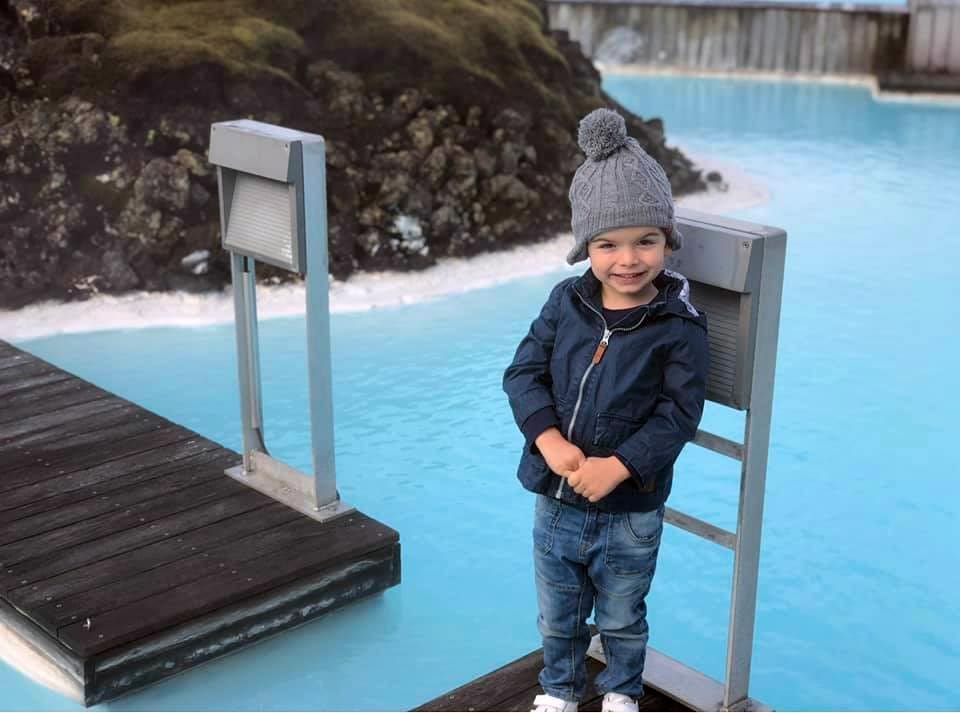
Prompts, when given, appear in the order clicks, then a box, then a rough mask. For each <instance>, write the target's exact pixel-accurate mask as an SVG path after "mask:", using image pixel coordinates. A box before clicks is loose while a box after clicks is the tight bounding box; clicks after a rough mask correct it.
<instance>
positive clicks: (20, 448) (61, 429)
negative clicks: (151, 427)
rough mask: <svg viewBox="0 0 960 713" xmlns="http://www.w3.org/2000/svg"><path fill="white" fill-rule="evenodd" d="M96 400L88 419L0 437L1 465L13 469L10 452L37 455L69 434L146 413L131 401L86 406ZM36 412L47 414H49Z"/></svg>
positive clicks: (106, 402) (139, 416)
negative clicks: (95, 411)
mask: <svg viewBox="0 0 960 713" xmlns="http://www.w3.org/2000/svg"><path fill="white" fill-rule="evenodd" d="M99 402H104V403H103V406H102V410H101V411H100V413H98V414H91V415H90V417H88V418H82V419H78V420H75V421H71V422H68V423H61V424H56V423H47V424H45V427H42V428H40V427H38V428H36V430H32V431H28V432H25V433H19V434H17V435H16V436H10V437H9V438H6V437H3V436H0V459H2V462H3V463H4V464H5V468H6V470H7V471H8V472H9V471H10V470H12V469H13V466H12V465H11V460H10V458H11V456H12V455H29V454H30V453H37V454H38V455H39V454H40V453H42V452H43V451H44V450H50V449H51V447H54V448H56V447H58V446H60V445H61V444H63V443H65V442H66V441H67V440H68V439H70V438H71V437H74V436H78V435H80V434H89V433H94V432H96V431H103V430H105V429H107V428H108V427H110V426H114V425H116V424H117V423H124V422H127V421H129V420H131V417H133V418H134V419H139V420H141V421H142V420H143V419H144V418H145V417H147V416H149V414H147V412H144V411H143V409H141V408H140V407H138V406H136V405H135V404H127V403H124V402H112V400H111V399H109V398H106V399H98V400H97V403H98V406H88V408H91V409H93V408H101V407H100V406H99ZM83 405H85V404H79V406H83ZM40 415H41V416H49V414H40ZM150 418H152V419H153V420H154V421H156V420H157V419H158V418H159V417H157V416H150ZM38 422H39V421H37V422H35V425H36V424H37V423H38ZM10 425H11V424H5V425H4V426H2V427H0V429H2V430H3V432H4V434H5V433H8V432H9V431H7V430H6V426H10ZM18 467H19V466H18Z"/></svg>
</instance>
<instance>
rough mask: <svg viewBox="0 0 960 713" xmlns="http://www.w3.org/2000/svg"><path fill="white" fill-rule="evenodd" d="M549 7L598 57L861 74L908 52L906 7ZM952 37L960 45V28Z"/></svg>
mask: <svg viewBox="0 0 960 713" xmlns="http://www.w3.org/2000/svg"><path fill="white" fill-rule="evenodd" d="M918 1H922V2H951V3H954V4H956V3H958V2H960V0H918ZM548 7H549V18H550V26H551V28H553V29H556V30H567V31H568V32H569V34H570V37H571V38H572V39H574V40H577V41H578V42H580V45H581V47H583V50H584V52H585V53H586V54H587V55H588V56H590V57H592V58H593V59H595V60H598V61H601V62H610V63H617V64H639V65H644V66H654V67H655V66H663V67H664V68H671V69H701V70H759V71H782V72H801V73H808V74H868V73H881V72H886V71H890V70H899V69H902V68H903V67H904V66H905V64H906V58H907V34H908V28H909V24H910V16H909V13H908V10H907V8H906V7H897V6H883V5H857V6H852V5H843V4H840V3H823V4H812V3H804V4H790V5H784V4H774V3H769V2H755V1H751V0H740V1H738V2H709V3H708V2H698V1H697V0H606V1H603V0H550V2H549V4H548ZM957 7H958V8H960V5H957ZM957 15H960V12H958V13H957ZM952 45H953V48H954V51H956V48H957V47H960V35H957V34H955V39H954V40H953V42H952ZM916 47H917V48H918V49H917V56H918V57H920V56H921V55H922V51H921V50H920V49H919V47H920V45H919V44H918V45H916ZM938 52H940V50H938ZM941 54H942V52H941ZM937 56H938V57H939V56H940V54H937Z"/></svg>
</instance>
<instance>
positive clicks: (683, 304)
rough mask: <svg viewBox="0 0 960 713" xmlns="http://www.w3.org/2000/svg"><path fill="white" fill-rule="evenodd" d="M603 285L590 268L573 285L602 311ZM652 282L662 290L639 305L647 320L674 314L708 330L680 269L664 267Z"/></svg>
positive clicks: (595, 307) (703, 316) (582, 295)
mask: <svg viewBox="0 0 960 713" xmlns="http://www.w3.org/2000/svg"><path fill="white" fill-rule="evenodd" d="M601 285H602V283H601V282H600V280H598V279H597V276H596V275H594V274H593V270H591V269H590V268H587V270H586V271H585V272H584V273H583V274H582V275H580V277H577V278H575V279H574V281H573V287H574V289H575V290H576V291H577V292H579V293H580V296H581V297H583V298H584V299H585V300H586V301H587V302H589V303H590V304H591V305H592V306H593V307H594V309H596V310H597V311H598V312H599V313H601V314H602V313H603V312H602V308H603V302H602V301H601V299H600V294H601V292H600V288H601ZM653 285H654V287H656V288H657V290H659V294H658V295H657V296H656V297H654V298H653V301H652V302H650V303H649V304H647V305H642V306H641V307H638V308H637V309H642V307H646V312H647V315H648V316H647V318H648V319H652V318H656V317H660V316H663V315H667V314H672V315H676V316H678V317H683V318H684V319H689V320H690V321H692V322H696V323H697V324H699V325H700V326H701V327H703V328H704V329H706V326H707V325H706V317H705V315H704V314H703V313H702V312H701V311H700V310H698V309H697V308H696V307H694V306H693V304H692V303H691V302H690V283H689V282H687V278H686V277H684V276H683V275H681V274H680V273H679V272H674V271H673V270H668V269H666V268H664V269H663V270H662V271H661V273H660V274H659V275H657V276H656V277H655V278H654V280H653Z"/></svg>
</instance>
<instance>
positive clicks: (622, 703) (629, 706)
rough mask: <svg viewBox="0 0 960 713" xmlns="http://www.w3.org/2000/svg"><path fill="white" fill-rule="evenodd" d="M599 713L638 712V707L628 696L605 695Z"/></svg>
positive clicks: (619, 694) (620, 694) (618, 694)
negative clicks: (613, 712) (614, 712)
mask: <svg viewBox="0 0 960 713" xmlns="http://www.w3.org/2000/svg"><path fill="white" fill-rule="evenodd" d="M600 710H601V711H638V710H640V706H639V705H637V702H636V701H635V700H634V699H633V698H631V697H630V696H625V695H623V694H622V693H607V694H606V695H604V697H603V705H601V707H600Z"/></svg>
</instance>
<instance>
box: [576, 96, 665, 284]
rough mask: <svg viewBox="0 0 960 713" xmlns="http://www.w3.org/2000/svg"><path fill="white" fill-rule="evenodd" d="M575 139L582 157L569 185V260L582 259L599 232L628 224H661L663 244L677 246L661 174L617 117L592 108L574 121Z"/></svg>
mask: <svg viewBox="0 0 960 713" xmlns="http://www.w3.org/2000/svg"><path fill="white" fill-rule="evenodd" d="M577 140H578V142H579V144H580V148H581V150H583V152H584V153H585V154H586V155H587V158H586V160H585V161H584V162H583V163H582V164H581V165H580V168H578V169H577V172H576V173H575V174H574V176H573V183H572V184H571V185H570V207H571V209H572V211H573V220H572V221H571V225H572V227H573V237H574V243H573V250H571V251H570V252H569V254H568V255H567V262H568V263H569V264H571V265H573V264H574V263H577V262H580V261H581V260H586V259H587V243H588V242H589V241H590V239H591V238H593V237H596V236H597V235H599V234H600V233H603V232H605V231H607V230H613V229H614V228H625V227H628V226H631V225H652V226H655V227H657V228H662V229H663V232H664V233H666V236H667V245H668V246H669V247H670V248H672V249H674V250H679V249H680V244H681V240H682V236H681V235H680V230H679V228H678V227H677V221H676V217H675V216H674V209H673V193H672V192H671V190H670V181H669V179H668V178H667V174H666V173H665V172H664V170H663V168H661V166H660V164H659V163H657V162H656V161H655V160H654V159H653V158H651V157H650V155H649V154H647V152H646V151H644V150H643V149H642V148H641V147H640V144H638V143H637V141H636V139H634V138H632V137H630V136H627V125H626V122H624V120H623V117H622V116H620V114H618V113H617V112H615V111H611V110H610V109H595V110H594V111H591V112H590V113H589V114H587V115H586V116H585V117H583V119H581V120H580V128H579V131H578V132H577Z"/></svg>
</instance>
